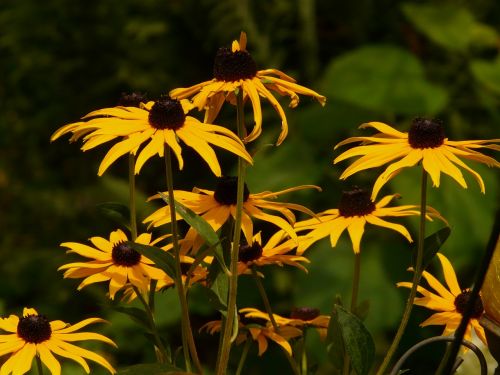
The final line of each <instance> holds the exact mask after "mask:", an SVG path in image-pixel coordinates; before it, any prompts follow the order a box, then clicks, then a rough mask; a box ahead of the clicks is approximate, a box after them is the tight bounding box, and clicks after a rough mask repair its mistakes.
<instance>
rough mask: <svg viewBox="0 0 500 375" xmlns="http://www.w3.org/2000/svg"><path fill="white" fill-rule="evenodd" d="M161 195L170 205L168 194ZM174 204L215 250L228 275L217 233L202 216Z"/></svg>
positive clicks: (216, 256)
mask: <svg viewBox="0 0 500 375" xmlns="http://www.w3.org/2000/svg"><path fill="white" fill-rule="evenodd" d="M159 195H160V197H161V198H162V199H163V200H164V201H165V203H167V204H169V203H168V195H167V194H164V193H162V192H160V193H159ZM174 204H175V211H176V212H177V213H178V214H179V215H181V216H182V218H183V219H184V220H185V221H186V223H188V224H189V225H190V226H191V227H193V228H194V229H195V230H196V231H197V232H198V233H199V234H200V236H202V237H203V239H204V240H205V241H206V242H207V244H208V245H209V246H210V247H212V248H213V254H214V256H215V258H216V259H217V261H218V262H219V263H220V265H221V267H222V269H223V270H224V272H225V273H226V274H228V273H229V270H228V269H227V266H226V263H225V261H224V256H223V255H222V246H221V243H220V239H219V236H218V235H217V233H216V232H215V231H214V230H213V228H212V227H211V226H210V224H208V223H207V222H206V221H205V220H204V219H203V218H202V217H201V216H199V215H197V214H196V213H194V212H193V211H192V210H191V209H189V208H188V207H186V206H184V205H183V204H182V203H179V202H177V201H175V202H174Z"/></svg>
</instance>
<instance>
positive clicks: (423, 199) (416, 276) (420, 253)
mask: <svg viewBox="0 0 500 375" xmlns="http://www.w3.org/2000/svg"><path fill="white" fill-rule="evenodd" d="M426 207H427V172H426V171H425V169H423V167H422V183H421V187H420V229H419V233H418V247H417V260H416V262H415V263H416V264H415V272H414V273H413V280H412V286H411V290H410V295H409V296H408V300H407V301H406V306H405V310H404V313H403V317H402V319H401V323H400V324H399V328H398V330H397V332H396V336H395V337H394V340H393V341H392V344H391V346H390V348H389V350H388V352H387V354H386V355H385V358H384V360H383V362H382V365H380V367H379V369H378V371H377V375H382V374H384V372H385V370H386V369H387V367H388V366H389V364H390V362H391V359H392V357H393V356H394V353H395V352H396V349H397V348H398V346H399V342H400V341H401V338H402V337H403V333H404V331H405V329H406V326H407V325H408V321H409V319H410V314H411V311H412V309H413V301H414V300H415V296H416V295H417V287H418V284H419V283H420V279H421V277H422V272H423V269H422V263H423V257H424V239H425V215H426Z"/></svg>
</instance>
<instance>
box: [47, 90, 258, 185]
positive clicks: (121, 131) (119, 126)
mask: <svg viewBox="0 0 500 375" xmlns="http://www.w3.org/2000/svg"><path fill="white" fill-rule="evenodd" d="M191 108H192V105H191V104H190V103H189V101H187V100H182V101H178V100H175V99H171V98H170V97H162V98H160V99H159V100H157V101H156V102H148V103H147V104H140V108H137V107H114V108H105V109H100V110H97V111H94V112H91V113H89V114H88V115H86V116H85V117H84V118H83V119H84V120H85V119H87V120H88V121H87V122H86V123H82V122H78V123H75V124H69V125H66V126H64V127H63V128H61V129H60V130H58V131H57V132H56V133H54V135H53V136H52V138H51V140H55V139H57V138H58V137H60V136H61V135H63V134H65V133H68V132H76V133H74V136H73V137H72V139H74V137H75V136H76V137H79V136H81V135H82V134H85V136H84V145H83V147H82V150H83V151H87V150H90V149H92V148H94V147H97V146H99V145H101V144H103V143H106V142H109V141H111V140H114V139H116V138H120V141H119V142H118V143H116V144H115V145H114V146H113V147H111V148H110V149H109V151H108V153H107V154H106V156H105V157H104V159H103V160H102V162H101V164H100V166H99V171H98V175H99V176H101V175H102V174H103V173H104V172H105V171H106V169H108V167H109V166H110V165H111V164H113V163H114V162H115V161H116V160H117V159H118V158H119V157H121V156H123V155H125V154H128V153H131V154H134V155H135V154H138V156H137V160H136V163H135V173H136V174H138V173H139V172H140V170H141V168H142V166H143V165H144V163H145V162H146V161H147V160H148V159H150V158H151V157H153V156H154V155H155V154H157V155H159V156H163V153H164V149H165V145H168V146H169V147H170V148H171V149H172V151H173V152H174V153H175V155H176V157H177V160H178V162H179V168H180V169H182V168H183V166H184V161H183V159H182V155H181V152H182V148H181V146H180V144H179V141H178V140H179V139H180V140H181V141H183V142H184V143H185V144H186V145H187V146H189V147H191V148H193V149H194V150H195V151H196V152H197V153H198V154H199V155H200V156H201V157H202V158H203V159H204V160H205V161H206V162H207V164H208V166H209V167H210V169H211V170H212V172H213V173H214V174H215V175H217V176H221V173H222V172H221V168H220V164H219V161H218V159H217V156H216V155H215V151H214V150H213V148H212V145H213V146H218V147H221V148H223V149H225V150H227V151H229V152H232V153H233V154H236V155H238V156H240V157H242V158H243V159H245V160H246V161H247V162H249V163H250V164H251V163H252V157H251V156H250V155H249V154H248V152H247V151H246V150H245V147H244V146H243V144H242V143H241V141H240V139H239V138H238V137H237V136H236V135H235V134H234V133H233V132H231V131H230V130H228V129H226V128H224V127H222V126H218V125H212V124H205V123H201V122H200V121H198V120H197V119H195V118H194V117H191V116H186V114H187V113H188V112H189V110H190V109H191ZM85 124H86V125H85ZM89 128H91V129H92V132H89V131H88V129H89ZM87 133H88V134H87ZM75 134H76V135H75ZM144 143H147V144H146V146H144V147H143V148H142V150H141V151H140V152H139V148H140V147H141V145H142V144H144Z"/></svg>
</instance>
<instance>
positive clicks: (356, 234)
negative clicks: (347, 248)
mask: <svg viewBox="0 0 500 375" xmlns="http://www.w3.org/2000/svg"><path fill="white" fill-rule="evenodd" d="M365 223H366V220H365V219H364V218H363V217H355V218H353V220H351V222H350V224H349V225H348V227H347V231H348V232H349V237H351V241H352V248H353V250H354V253H355V254H358V253H359V252H360V244H361V237H362V236H363V233H364V231H365Z"/></svg>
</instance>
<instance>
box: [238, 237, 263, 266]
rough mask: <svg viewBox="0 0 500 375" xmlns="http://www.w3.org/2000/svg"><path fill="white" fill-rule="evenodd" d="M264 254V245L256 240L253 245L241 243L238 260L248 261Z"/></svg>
mask: <svg viewBox="0 0 500 375" xmlns="http://www.w3.org/2000/svg"><path fill="white" fill-rule="evenodd" d="M261 256H262V246H261V245H260V243H258V242H256V241H254V242H253V243H252V245H248V244H245V245H240V250H239V253H238V260H239V261H240V262H243V263H248V262H251V261H253V260H257V259H259V258H260V257H261Z"/></svg>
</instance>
